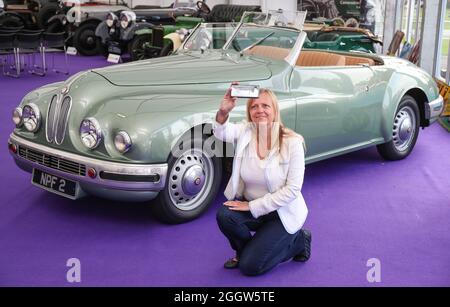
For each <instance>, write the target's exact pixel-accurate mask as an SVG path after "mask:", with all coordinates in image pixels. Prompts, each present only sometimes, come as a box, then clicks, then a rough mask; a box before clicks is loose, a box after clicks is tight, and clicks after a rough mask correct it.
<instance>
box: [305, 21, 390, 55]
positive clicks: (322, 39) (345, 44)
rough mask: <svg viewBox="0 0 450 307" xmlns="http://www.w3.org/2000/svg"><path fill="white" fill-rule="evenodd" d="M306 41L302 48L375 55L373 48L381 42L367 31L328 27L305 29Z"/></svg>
mask: <svg viewBox="0 0 450 307" xmlns="http://www.w3.org/2000/svg"><path fill="white" fill-rule="evenodd" d="M305 32H306V33H307V39H306V41H305V45H304V48H309V49H324V50H336V51H361V52H370V53H375V46H376V45H377V44H379V45H382V44H383V42H382V41H381V40H380V39H379V38H378V37H376V36H375V35H374V34H373V33H372V32H370V31H369V30H367V29H361V28H351V27H328V26H324V27H321V28H320V29H317V27H313V26H311V27H309V29H308V28H306V29H305Z"/></svg>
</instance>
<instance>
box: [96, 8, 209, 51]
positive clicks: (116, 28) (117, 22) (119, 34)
mask: <svg viewBox="0 0 450 307" xmlns="http://www.w3.org/2000/svg"><path fill="white" fill-rule="evenodd" d="M188 5H192V6H188ZM202 9H207V10H209V8H208V6H207V5H206V4H205V3H204V2H203V1H197V2H196V3H194V2H191V3H189V2H178V1H177V2H175V3H174V4H173V8H172V9H171V10H167V12H165V11H163V10H156V9H154V10H134V11H130V10H125V11H121V12H120V13H119V14H117V13H114V12H110V13H108V15H107V16H106V19H105V20H104V21H102V22H101V23H100V24H99V25H98V26H97V28H96V30H95V35H96V36H97V37H98V38H99V39H100V42H101V44H102V45H103V47H104V50H105V51H107V52H106V53H105V55H107V54H108V53H113V54H119V55H121V54H122V53H127V52H128V53H131V52H130V51H131V47H132V45H133V44H132V42H133V40H134V39H135V38H136V36H139V35H140V33H141V31H142V30H144V32H142V34H144V35H143V36H142V37H145V39H147V37H148V33H150V36H151V33H152V32H151V31H152V30H153V29H154V28H158V29H159V28H161V29H164V28H167V29H173V28H176V27H179V28H182V27H189V28H192V27H194V26H195V25H197V24H198V23H199V22H201V21H202V19H201V18H199V17H200V16H202V13H201V12H202ZM173 10H174V11H173ZM186 10H189V13H187V12H186ZM175 11H176V12H177V13H176V14H174V12H175ZM186 15H187V16H186ZM197 16H198V17H197ZM149 29H150V31H149ZM173 31H175V29H173ZM173 31H172V32H173ZM161 34H162V33H161ZM157 37H158V35H155V36H154V38H155V39H156V38H157ZM162 40H163V37H162V36H161V41H162ZM161 45H162V44H161ZM154 47H155V48H152V50H151V52H152V53H155V50H156V47H158V46H154ZM162 47H163V46H160V48H158V50H157V51H156V52H157V53H158V54H159V53H160V51H161V49H162Z"/></svg>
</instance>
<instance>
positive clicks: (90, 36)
mask: <svg viewBox="0 0 450 307" xmlns="http://www.w3.org/2000/svg"><path fill="white" fill-rule="evenodd" d="M97 25H98V24H97V23H94V22H92V23H85V24H82V25H81V26H80V27H78V29H76V30H75V34H74V36H73V46H74V47H75V48H77V50H78V52H80V54H82V55H86V56H92V55H97V54H100V53H101V42H100V39H99V38H98V37H97V36H95V29H96V28H97Z"/></svg>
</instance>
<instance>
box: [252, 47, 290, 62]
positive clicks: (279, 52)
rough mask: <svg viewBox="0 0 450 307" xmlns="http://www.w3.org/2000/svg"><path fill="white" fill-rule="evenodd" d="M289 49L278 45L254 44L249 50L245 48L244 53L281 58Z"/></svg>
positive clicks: (286, 54)
mask: <svg viewBox="0 0 450 307" xmlns="http://www.w3.org/2000/svg"><path fill="white" fill-rule="evenodd" d="M289 52H290V50H289V49H285V48H280V47H272V46H255V47H253V48H252V49H250V50H247V51H246V52H245V53H246V54H250V55H257V56H260V57H265V58H271V59H277V60H283V59H284V58H285V57H287V56H288V54H289Z"/></svg>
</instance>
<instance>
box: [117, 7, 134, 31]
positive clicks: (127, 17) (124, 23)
mask: <svg viewBox="0 0 450 307" xmlns="http://www.w3.org/2000/svg"><path fill="white" fill-rule="evenodd" d="M132 21H136V13H134V12H132V11H123V12H122V13H120V26H121V27H122V28H124V29H125V28H127V27H128V26H129V25H130V23H131V22H132Z"/></svg>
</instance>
